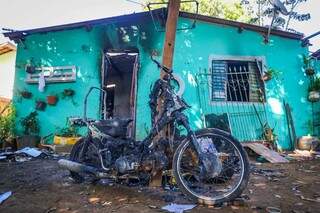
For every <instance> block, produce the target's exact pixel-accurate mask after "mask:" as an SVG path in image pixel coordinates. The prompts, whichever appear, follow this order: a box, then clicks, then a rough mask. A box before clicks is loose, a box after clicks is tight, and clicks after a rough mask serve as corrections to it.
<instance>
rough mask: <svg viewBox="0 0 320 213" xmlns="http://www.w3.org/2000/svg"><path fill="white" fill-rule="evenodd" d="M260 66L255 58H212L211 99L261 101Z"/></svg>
mask: <svg viewBox="0 0 320 213" xmlns="http://www.w3.org/2000/svg"><path fill="white" fill-rule="evenodd" d="M261 67H262V62H261V61H257V60H220V59H219V60H212V76H211V77H212V79H211V84H212V87H211V88H212V91H211V99H212V101H230V102H263V101H264V99H265V89H264V83H263V81H262V79H261V72H262V71H261Z"/></svg>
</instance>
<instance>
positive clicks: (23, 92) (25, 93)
mask: <svg viewBox="0 0 320 213" xmlns="http://www.w3.org/2000/svg"><path fill="white" fill-rule="evenodd" d="M18 93H19V95H20V97H22V98H25V99H30V98H32V93H31V92H29V91H27V90H19V91H18Z"/></svg>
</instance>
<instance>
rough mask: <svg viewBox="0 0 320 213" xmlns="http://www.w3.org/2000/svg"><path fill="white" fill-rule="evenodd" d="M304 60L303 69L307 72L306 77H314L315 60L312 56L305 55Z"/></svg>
mask: <svg viewBox="0 0 320 213" xmlns="http://www.w3.org/2000/svg"><path fill="white" fill-rule="evenodd" d="M302 60H303V68H304V70H305V73H306V75H308V76H311V75H314V74H315V71H314V68H313V64H312V61H313V59H312V58H311V57H310V56H307V55H305V54H303V55H302Z"/></svg>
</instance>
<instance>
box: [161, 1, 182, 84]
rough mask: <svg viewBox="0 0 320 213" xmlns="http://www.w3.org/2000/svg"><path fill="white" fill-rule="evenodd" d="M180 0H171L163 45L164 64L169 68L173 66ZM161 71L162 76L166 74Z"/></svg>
mask: <svg viewBox="0 0 320 213" xmlns="http://www.w3.org/2000/svg"><path fill="white" fill-rule="evenodd" d="M179 9H180V0H169V4H168V18H167V22H166V35H165V36H166V37H165V42H164V47H163V55H162V64H163V65H164V66H166V67H168V68H170V69H171V68H172V62H173V53H174V43H175V40H176V30H177V22H178V17H179ZM164 74H165V73H164V72H163V71H162V72H161V78H162V77H163V76H164Z"/></svg>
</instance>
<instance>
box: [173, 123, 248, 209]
mask: <svg viewBox="0 0 320 213" xmlns="http://www.w3.org/2000/svg"><path fill="white" fill-rule="evenodd" d="M195 134H196V138H197V141H198V143H199V144H200V146H208V143H209V144H210V143H212V144H213V145H214V147H215V149H216V151H217V152H216V153H212V154H216V155H217V158H218V160H219V161H220V162H219V164H220V165H221V166H220V170H219V173H217V174H215V176H213V177H208V176H207V175H204V172H203V167H202V166H201V162H200V160H199V157H198V153H197V152H196V150H195V148H194V146H193V144H192V142H191V140H190V139H189V138H186V139H185V140H184V141H182V142H181V144H180V145H179V146H178V148H177V150H176V151H175V154H174V157H173V173H174V176H175V178H176V182H177V184H178V186H179V189H180V190H181V191H182V192H184V193H185V194H187V195H189V197H190V198H191V199H193V200H195V201H197V202H198V203H201V204H206V205H214V204H219V203H223V202H227V201H231V200H233V199H235V198H237V197H238V196H240V195H241V193H242V191H243V190H244V189H245V188H246V186H247V184H248V180H249V173H250V168H249V161H248V156H247V154H246V152H245V150H244V149H243V147H242V146H241V144H240V143H239V141H237V140H236V139H235V138H233V137H232V136H231V135H230V134H228V133H226V132H224V131H221V130H218V129H202V130H199V131H197V132H196V133H195ZM208 141H209V142H208Z"/></svg>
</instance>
